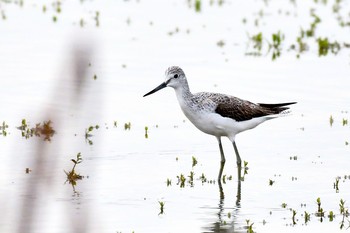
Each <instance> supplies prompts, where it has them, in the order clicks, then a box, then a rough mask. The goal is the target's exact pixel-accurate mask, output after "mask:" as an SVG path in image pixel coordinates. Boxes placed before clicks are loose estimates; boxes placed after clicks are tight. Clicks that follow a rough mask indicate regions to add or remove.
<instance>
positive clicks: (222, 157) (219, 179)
mask: <svg viewBox="0 0 350 233" xmlns="http://www.w3.org/2000/svg"><path fill="white" fill-rule="evenodd" d="M217 139H218V142H219V149H220V155H221V164H220V170H219V176H218V181H219V182H221V176H222V172H223V170H224V166H225V162H226V159H225V155H224V150H223V149H222V144H221V138H220V137H217Z"/></svg>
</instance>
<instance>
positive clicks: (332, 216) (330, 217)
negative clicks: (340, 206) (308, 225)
mask: <svg viewBox="0 0 350 233" xmlns="http://www.w3.org/2000/svg"><path fill="white" fill-rule="evenodd" d="M334 218H335V215H334V213H333V211H329V214H328V219H329V221H330V222H332V221H333V219H334Z"/></svg>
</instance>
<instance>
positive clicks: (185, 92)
mask: <svg viewBox="0 0 350 233" xmlns="http://www.w3.org/2000/svg"><path fill="white" fill-rule="evenodd" d="M175 92H176V96H177V99H178V100H179V101H180V102H181V101H182V100H188V99H190V98H191V97H192V93H191V91H190V88H189V86H188V84H187V82H186V85H183V86H181V87H178V88H175Z"/></svg>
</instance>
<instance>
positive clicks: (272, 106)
mask: <svg viewBox="0 0 350 233" xmlns="http://www.w3.org/2000/svg"><path fill="white" fill-rule="evenodd" d="M296 103H297V102H288V103H279V104H261V103H259V105H260V106H261V107H264V108H280V107H284V106H288V105H292V104H296Z"/></svg>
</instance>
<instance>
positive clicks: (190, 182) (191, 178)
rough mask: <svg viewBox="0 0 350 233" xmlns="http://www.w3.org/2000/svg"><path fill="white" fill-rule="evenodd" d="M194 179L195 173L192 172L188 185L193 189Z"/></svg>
mask: <svg viewBox="0 0 350 233" xmlns="http://www.w3.org/2000/svg"><path fill="white" fill-rule="evenodd" d="M193 177H194V172H193V171H190V175H189V176H188V178H189V180H188V183H189V184H190V185H191V187H193Z"/></svg>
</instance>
